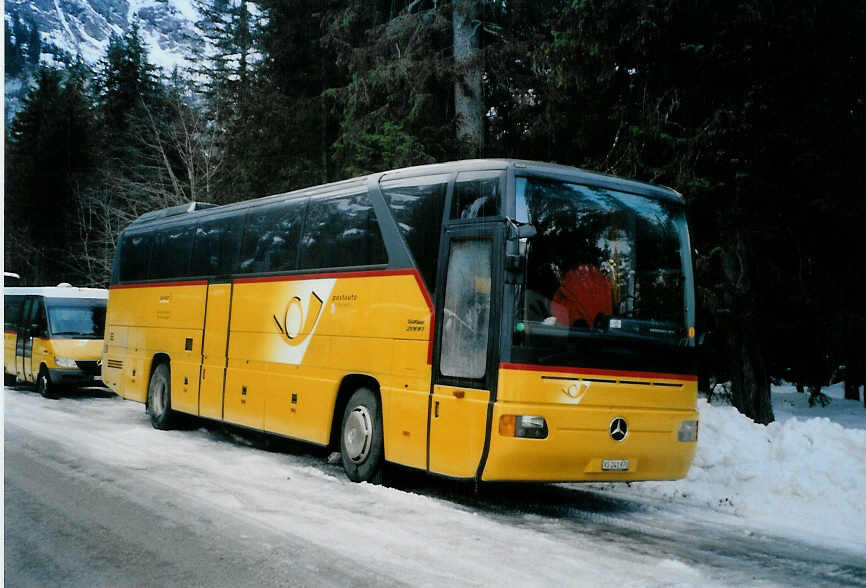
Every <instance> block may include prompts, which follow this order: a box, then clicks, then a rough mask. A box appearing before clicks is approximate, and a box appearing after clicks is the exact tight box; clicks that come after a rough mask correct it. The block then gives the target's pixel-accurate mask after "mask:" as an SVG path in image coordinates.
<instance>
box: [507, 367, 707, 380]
mask: <svg viewBox="0 0 866 588" xmlns="http://www.w3.org/2000/svg"><path fill="white" fill-rule="evenodd" d="M499 368H500V369H503V370H526V371H533V372H556V373H570V374H578V373H579V374H586V375H590V376H612V377H626V378H649V379H656V380H682V381H685V382H697V381H698V377H697V376H696V375H690V374H664V373H659V372H632V371H627V370H600V369H593V368H581V367H566V366H554V365H537V364H530V363H506V362H502V363H500V364H499Z"/></svg>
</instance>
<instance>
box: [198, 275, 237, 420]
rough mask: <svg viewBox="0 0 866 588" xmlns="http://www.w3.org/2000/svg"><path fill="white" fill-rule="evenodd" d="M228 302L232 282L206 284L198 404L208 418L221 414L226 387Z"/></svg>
mask: <svg viewBox="0 0 866 588" xmlns="http://www.w3.org/2000/svg"><path fill="white" fill-rule="evenodd" d="M231 302H232V284H231V282H228V283H223V284H208V287H207V308H206V310H205V320H204V333H203V336H202V350H201V352H202V361H201V380H200V381H199V388H198V390H199V402H198V407H199V416H203V417H206V418H210V419H222V418H223V389H224V387H225V375H226V350H227V348H228V339H229V313H230V310H231Z"/></svg>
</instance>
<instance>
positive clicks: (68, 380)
mask: <svg viewBox="0 0 866 588" xmlns="http://www.w3.org/2000/svg"><path fill="white" fill-rule="evenodd" d="M48 377H49V378H50V379H51V383H52V384H58V385H60V386H67V385H68V386H73V385H77V386H80V385H82V384H93V383H100V384H101V383H102V377H101V376H100V375H99V374H98V373H95V374H94V373H87V372H84V371H82V370H80V369H74V368H73V369H59V368H55V369H49V370H48Z"/></svg>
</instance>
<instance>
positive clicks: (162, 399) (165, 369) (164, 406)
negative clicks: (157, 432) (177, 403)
mask: <svg viewBox="0 0 866 588" xmlns="http://www.w3.org/2000/svg"><path fill="white" fill-rule="evenodd" d="M147 413H148V414H149V415H150V423H151V424H152V425H153V428H154V429H163V430H165V429H171V428H173V427H174V425H175V421H176V413H175V412H174V411H173V410H172V409H171V369H170V368H169V366H168V364H167V363H161V364H159V365H158V366H156V367H155V368H154V369H153V373H152V374H151V375H150V384H148V386H147Z"/></svg>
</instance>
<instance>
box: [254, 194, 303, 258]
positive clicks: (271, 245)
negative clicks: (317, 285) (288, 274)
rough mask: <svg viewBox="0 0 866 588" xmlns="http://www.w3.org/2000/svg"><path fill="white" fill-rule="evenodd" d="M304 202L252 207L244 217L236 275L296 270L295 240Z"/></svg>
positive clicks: (296, 245)
mask: <svg viewBox="0 0 866 588" xmlns="http://www.w3.org/2000/svg"><path fill="white" fill-rule="evenodd" d="M306 203H307V199H306V198H305V199H302V200H289V201H286V202H280V203H279V204H274V205H270V206H264V207H258V208H253V209H251V210H250V211H249V213H248V215H247V224H246V228H245V229H244V240H243V245H242V247H241V258H240V265H239V268H238V271H239V272H240V273H258V272H279V271H289V270H293V269H297V258H298V239H299V237H300V233H301V225H302V224H303V222H304V208H305V205H306Z"/></svg>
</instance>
